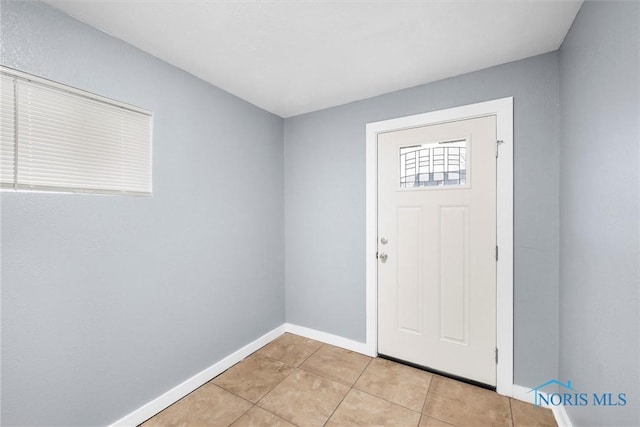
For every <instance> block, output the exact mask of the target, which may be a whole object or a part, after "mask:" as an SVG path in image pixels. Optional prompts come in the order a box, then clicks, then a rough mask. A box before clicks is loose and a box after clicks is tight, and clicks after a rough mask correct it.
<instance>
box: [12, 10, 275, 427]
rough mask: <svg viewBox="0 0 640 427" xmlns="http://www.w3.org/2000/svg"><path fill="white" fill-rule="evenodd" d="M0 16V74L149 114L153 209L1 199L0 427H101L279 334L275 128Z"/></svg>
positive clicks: (49, 31) (103, 38)
mask: <svg viewBox="0 0 640 427" xmlns="http://www.w3.org/2000/svg"><path fill="white" fill-rule="evenodd" d="M1 9H2V11H1V13H2V14H1V16H0V19H1V21H2V32H1V33H0V38H1V40H2V54H1V61H0V62H1V63H2V64H3V65H7V66H10V67H14V68H17V69H20V70H24V71H26V72H31V73H33V74H36V75H40V76H43V77H46V78H51V79H54V80H56V81H59V82H62V83H66V84H69V85H72V86H76V87H79V88H82V89H86V90H89V91H93V92H95V93H98V94H100V95H104V96H108V97H112V98H115V99H118V100H122V101H125V102H129V103H132V104H135V105H139V106H141V107H144V108H147V109H150V110H153V111H154V113H155V128H154V156H153V178H154V186H153V187H154V194H153V197H150V198H136V197H123V196H92V195H68V194H42V193H40V194H38V193H11V192H3V193H2V211H1V212H2V259H1V261H2V277H1V278H2V424H3V425H83V426H89V425H105V424H108V423H111V422H113V421H115V420H116V419H118V418H120V417H122V416H124V415H126V414H127V413H129V412H130V411H132V410H134V409H137V408H138V407H140V406H141V405H142V404H144V403H147V402H148V401H150V400H152V399H153V398H155V397H157V396H158V395H160V394H161V393H164V392H166V391H167V390H169V389H170V388H172V387H173V386H175V385H177V384H178V383H180V382H182V381H183V380H185V379H187V378H189V377H191V376H192V375H194V374H196V373H197V372H199V371H200V370H202V369H204V368H206V367H209V366H211V365H212V364H213V363H215V362H216V361H218V360H220V359H222V358H223V357H225V356H227V355H229V354H230V353H232V352H233V351H235V350H237V349H239V348H241V347H242V346H244V345H246V344H247V343H248V342H251V341H253V340H254V339H256V338H258V337H259V336H261V335H262V334H264V333H265V332H267V331H269V330H271V329H273V328H274V327H276V326H279V325H281V324H282V323H283V322H284V319H285V317H284V315H285V309H284V271H283V270H284V260H283V253H284V247H283V239H284V238H283V235H284V224H283V216H284V212H283V206H284V201H283V146H282V144H283V121H282V119H281V118H279V117H277V116H274V115H272V114H269V113H267V112H265V111H263V110H260V109H259V108H257V107H255V106H253V105H251V104H249V103H247V102H245V101H242V100H240V99H238V98H235V97H233V96H231V95H229V94H228V93H225V92H223V91H221V90H219V89H217V88H214V87H212V86H211V85H208V84H206V83H204V82H203V81H201V80H198V79H196V78H195V77H193V76H191V75H189V74H187V73H184V72H182V71H180V70H178V69H176V68H174V67H171V66H169V65H167V64H166V63H163V62H162V61H160V60H158V59H156V58H153V57H151V56H149V55H147V54H145V53H143V52H141V51H139V50H137V49H135V48H133V47H131V46H130V45H127V44H125V43H123V42H121V41H119V40H116V39H114V38H112V37H110V36H108V35H106V34H104V33H102V32H100V31H97V30H95V29H92V28H90V27H88V26H86V25H84V24H82V23H80V22H78V21H75V20H74V19H72V18H69V17H68V16H66V15H63V14H62V13H59V12H58V11H56V10H54V9H52V8H50V7H49V6H47V5H44V4H42V3H39V2H18V3H14V2H10V1H4V0H3V1H2V4H1Z"/></svg>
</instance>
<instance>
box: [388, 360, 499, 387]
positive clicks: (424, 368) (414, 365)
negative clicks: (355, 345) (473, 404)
mask: <svg viewBox="0 0 640 427" xmlns="http://www.w3.org/2000/svg"><path fill="white" fill-rule="evenodd" d="M378 357H379V358H381V359H386V360H390V361H392V362H396V363H400V364H401V365H407V366H410V367H412V368H416V369H420V370H422V371H427V372H431V373H432V374H436V375H440V376H441V377H447V378H451V379H452V380H456V381H460V382H463V383H467V384H470V385H473V386H476V387H480V388H484V389H486V390H490V391H496V387H495V386H492V385H489V384H485V383H481V382H480V381H475V380H470V379H469V378H464V377H460V376H458V375H453V374H449V373H447V372H442V371H439V370H437V369H433V368H430V367H428V366H422V365H418V364H417V363H411V362H407V361H406V360H402V359H396V358H395V357H392V356H387V355H386V354H380V353H378Z"/></svg>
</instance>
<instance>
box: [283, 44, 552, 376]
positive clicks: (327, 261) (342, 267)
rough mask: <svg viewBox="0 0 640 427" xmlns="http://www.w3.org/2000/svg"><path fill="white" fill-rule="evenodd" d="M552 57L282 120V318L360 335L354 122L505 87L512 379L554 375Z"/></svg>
mask: <svg viewBox="0 0 640 427" xmlns="http://www.w3.org/2000/svg"><path fill="white" fill-rule="evenodd" d="M558 79H559V70H558V58H557V54H556V53H550V54H546V55H542V56H537V57H534V58H530V59H526V60H522V61H518V62H513V63H510V64H506V65H501V66H498V67H494V68H490V69H486V70H483V71H478V72H475V73H471V74H466V75H463V76H459V77H455V78H451V79H447V80H443V81H439V82H436V83H432V84H428V85H424V86H419V87H415V88H411V89H407V90H403V91H399V92H394V93H391V94H387V95H383V96H378V97H375V98H371V99H367V100H363V101H358V102H354V103H351V104H347V105H343V106H339V107H334V108H330V109H327V110H323V111H319V112H315V113H310V114H305V115H302V116H298V117H294V118H290V119H286V120H285V130H284V134H285V259H286V263H285V276H286V297H287V302H286V308H287V321H288V322H291V323H294V324H298V325H302V326H307V327H310V328H314V329H318V330H321V331H326V332H329V333H333V334H336V335H340V336H344V337H347V338H351V339H353V340H357V341H365V257H364V254H365V126H366V124H367V123H368V122H373V121H378V120H384V119H390V118H394V117H400V116H405V115H409V114H416V113H423V112H428V111H433V110H439V109H443V108H448V107H454V106H459V105H465V104H470V103H474V102H480V101H486V100H491V99H496V98H502V97H507V96H513V97H514V116H515V118H514V122H515V123H514V126H515V147H514V151H515V154H514V156H515V158H514V169H515V176H514V181H515V182H514V186H515V191H514V193H515V195H514V203H515V215H514V219H515V244H514V251H515V254H514V256H515V290H514V293H515V308H514V310H515V382H516V384H519V385H523V386H535V385H538V384H540V383H542V382H544V381H546V380H547V379H548V378H554V377H555V376H556V375H557V373H558V223H559V206H558V204H559V202H558V145H559V140H558V138H559V105H558V96H559V89H558V82H559V80H558Z"/></svg>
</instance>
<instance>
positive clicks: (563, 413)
mask: <svg viewBox="0 0 640 427" xmlns="http://www.w3.org/2000/svg"><path fill="white" fill-rule="evenodd" d="M551 410H552V411H553V417H554V418H555V419H556V423H558V427H573V424H571V418H569V414H567V410H566V409H565V407H564V405H560V406H554V407H553V408H551Z"/></svg>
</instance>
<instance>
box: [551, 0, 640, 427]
mask: <svg viewBox="0 0 640 427" xmlns="http://www.w3.org/2000/svg"><path fill="white" fill-rule="evenodd" d="M639 24H640V3H638V2H635V1H630V2H585V3H584V5H583V7H582V9H581V10H580V12H579V13H578V16H577V17H576V20H575V22H574V24H573V27H572V28H571V31H570V32H569V34H568V35H567V37H566V39H565V41H564V43H563V45H562V48H561V50H560V76H561V80H560V94H561V95H560V101H561V114H562V119H561V123H562V133H561V135H562V138H561V156H560V159H561V160H560V166H561V169H560V170H561V173H560V212H561V216H560V218H561V222H560V224H561V227H560V230H561V234H560V238H561V245H560V248H561V249H560V266H561V269H560V338H561V345H560V377H561V380H562V381H566V380H571V383H572V384H573V387H574V388H575V389H576V390H578V391H579V392H585V393H589V394H590V393H594V392H599V393H605V392H607V393H614V395H616V396H617V394H618V393H627V400H628V402H629V403H628V404H627V405H626V406H624V407H608V408H603V407H594V406H591V405H590V406H585V407H568V408H567V410H568V413H569V415H570V417H571V419H572V421H573V424H574V425H615V426H620V425H629V426H630V425H640V344H639V339H640V317H639V314H638V313H639V312H640V310H639V308H640V307H639V299H640V298H639V294H640V248H639V246H640V224H639V221H640V211H639V203H640V174H639V173H638V168H639V166H640V157H639V156H640V56H639V49H640V48H639V41H640V30H639V28H640V25H639Z"/></svg>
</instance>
